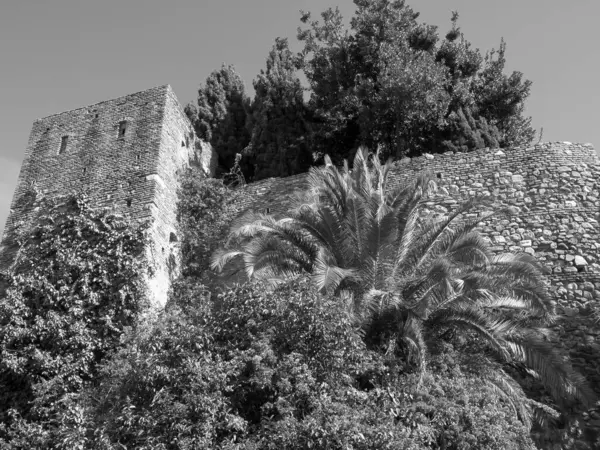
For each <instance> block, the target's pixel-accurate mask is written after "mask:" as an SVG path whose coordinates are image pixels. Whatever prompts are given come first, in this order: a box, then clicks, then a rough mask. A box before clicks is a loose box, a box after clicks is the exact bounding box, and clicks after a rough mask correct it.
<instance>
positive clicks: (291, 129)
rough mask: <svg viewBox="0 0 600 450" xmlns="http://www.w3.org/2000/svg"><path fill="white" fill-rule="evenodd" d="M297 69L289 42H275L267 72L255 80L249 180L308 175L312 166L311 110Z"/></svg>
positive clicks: (247, 150) (248, 153)
mask: <svg viewBox="0 0 600 450" xmlns="http://www.w3.org/2000/svg"><path fill="white" fill-rule="evenodd" d="M296 66H297V61H296V58H295V57H294V55H293V54H292V52H291V51H290V50H289V47H288V42H287V40H286V39H276V41H275V45H274V46H273V49H272V50H271V52H270V53H269V57H268V58H267V68H266V70H261V72H260V74H259V75H258V77H257V78H256V79H255V80H254V83H253V84H254V90H255V92H256V95H255V96H254V99H253V101H252V108H251V110H252V115H251V116H250V117H249V119H250V120H249V123H248V128H249V130H251V133H252V137H251V140H250V145H249V147H248V148H247V149H246V150H245V152H244V154H245V155H248V156H249V157H250V159H251V161H252V166H253V167H252V170H251V171H250V172H251V173H250V174H249V175H250V179H254V180H261V179H263V178H268V177H281V176H289V175H294V174H296V173H301V172H306V171H307V170H308V167H309V166H310V164H311V163H312V155H311V151H310V142H309V139H310V133H311V130H310V125H309V117H308V109H307V108H306V106H305V104H304V99H303V92H304V89H303V87H302V85H301V83H300V80H299V78H298V77H297V75H296V70H297V67H296Z"/></svg>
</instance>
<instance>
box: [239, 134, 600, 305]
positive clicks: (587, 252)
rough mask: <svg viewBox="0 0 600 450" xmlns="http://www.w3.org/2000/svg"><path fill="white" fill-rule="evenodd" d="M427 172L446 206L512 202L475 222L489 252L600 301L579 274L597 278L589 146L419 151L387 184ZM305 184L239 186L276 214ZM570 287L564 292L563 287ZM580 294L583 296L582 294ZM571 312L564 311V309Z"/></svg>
mask: <svg viewBox="0 0 600 450" xmlns="http://www.w3.org/2000/svg"><path fill="white" fill-rule="evenodd" d="M420 172H430V173H431V174H432V175H433V177H434V178H435V180H436V182H437V184H438V186H439V192H440V195H441V196H442V197H443V198H444V199H445V200H444V205H443V206H440V207H439V212H446V211H449V210H451V209H452V208H453V206H454V205H457V204H458V203H459V202H460V201H461V200H464V199H466V198H468V197H470V196H474V195H483V196H490V197H492V198H494V199H495V200H497V201H498V202H501V203H504V204H508V205H512V206H516V207H518V211H519V212H518V214H517V215H515V216H514V217H511V218H504V219H494V220H492V221H488V222H482V223H481V224H480V227H479V231H480V232H481V233H482V234H483V236H484V237H485V239H487V240H488V241H489V242H490V244H491V246H492V250H494V251H495V252H499V253H501V252H506V251H511V252H520V251H524V252H527V253H530V254H533V255H536V257H537V258H538V259H540V260H541V261H542V262H543V263H544V264H546V265H547V266H548V267H549V268H550V269H551V275H550V279H551V280H552V282H553V285H555V286H561V287H563V288H565V289H567V291H568V292H564V289H559V290H558V292H559V295H560V296H561V297H560V302H559V303H561V304H564V305H565V306H567V307H568V306H569V305H570V306H574V305H575V306H577V305H576V304H575V303H573V301H572V300H574V298H575V297H576V296H577V297H578V298H579V299H580V300H581V298H585V299H587V300H590V296H591V298H593V299H598V300H599V301H600V289H598V288H597V287H596V286H594V289H592V290H591V291H590V290H589V289H590V287H589V284H588V285H586V286H587V290H586V291H585V292H591V293H590V294H584V293H580V292H575V291H581V289H580V287H579V285H578V286H577V288H575V287H574V286H573V283H578V282H579V281H580V280H582V279H584V278H585V279H586V280H593V281H594V282H595V281H596V280H598V278H599V277H600V234H599V233H600V227H599V220H600V159H599V158H598V157H597V156H596V154H595V152H594V149H593V147H592V146H591V145H590V144H585V145H580V144H571V143H568V142H565V143H544V144H539V145H536V146H533V147H528V148H515V149H507V150H488V149H483V150H478V151H475V152H471V153H460V154H454V153H451V152H450V153H446V154H442V155H425V156H421V157H419V158H413V159H409V158H406V159H404V160H401V161H398V162H395V163H394V164H393V169H392V171H391V175H390V178H391V180H392V186H394V185H399V184H406V183H407V182H408V181H409V180H411V179H414V177H415V176H416V175H417V174H418V173H420ZM305 187H306V175H305V174H301V175H295V176H292V177H287V178H281V179H279V178H270V179H267V180H263V181H260V182H258V183H253V184H250V185H247V186H246V187H245V189H246V190H247V191H248V193H249V194H250V195H249V198H250V200H249V202H248V207H251V208H254V209H257V210H262V211H264V212H266V211H267V210H268V211H269V212H284V211H285V210H286V209H287V207H288V206H289V205H290V203H291V200H292V198H293V196H294V195H295V194H296V193H298V192H301V191H302V190H303V189H305ZM569 291H572V292H569ZM582 296H583V297H582ZM571 313H572V311H571Z"/></svg>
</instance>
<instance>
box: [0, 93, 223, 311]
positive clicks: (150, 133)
mask: <svg viewBox="0 0 600 450" xmlns="http://www.w3.org/2000/svg"><path fill="white" fill-rule="evenodd" d="M182 142H183V143H184V147H181V143H182ZM202 151H204V154H203V155H200V153H201V152H202ZM214 159H215V158H214V153H213V152H212V150H211V149H210V146H208V145H206V144H203V143H197V142H196V138H195V136H194V135H193V131H192V128H191V124H190V123H189V120H188V119H187V117H186V116H185V114H184V113H183V111H182V109H181V106H180V105H179V103H178V102H177V99H176V97H175V95H174V93H173V91H172V90H171V88H170V86H160V87H156V88H153V89H149V90H146V91H142V92H138V93H135V94H131V95H127V96H124V97H120V98H117V99H113V100H108V101H104V102H101V103H98V104H95V105H91V106H87V107H84V108H78V109H75V110H72V111H67V112H63V113H59V114H55V115H52V116H49V117H46V118H43V119H38V120H36V121H35V122H34V123H33V127H32V130H31V134H30V137H29V142H28V145H27V149H26V151H25V159H24V162H23V165H22V167H21V171H20V174H19V179H18V182H17V187H16V189H15V193H14V196H13V200H12V204H11V212H10V215H9V217H8V219H7V223H6V227H5V231H4V236H3V239H2V247H1V251H0V269H6V268H8V267H9V266H10V264H11V263H12V261H13V260H14V256H15V252H16V249H17V246H16V244H15V242H14V237H15V236H16V234H18V233H20V232H24V231H25V230H26V229H27V228H28V227H29V226H30V225H31V224H32V219H33V216H34V214H35V213H36V211H35V199H36V198H38V199H39V197H40V196H51V197H54V196H61V195H68V194H71V193H76V192H86V193H87V194H88V195H89V199H90V203H91V204H92V205H94V207H98V208H109V209H111V210H112V211H114V212H115V213H119V214H124V215H127V216H129V217H130V218H132V219H134V220H145V219H148V220H151V221H152V223H153V226H152V229H151V233H152V234H151V240H152V242H153V244H154V245H153V246H152V249H149V257H150V259H151V262H152V263H153V264H154V266H155V269H156V277H155V279H154V280H149V281H148V282H149V284H150V287H151V291H152V294H153V297H154V298H153V300H154V301H155V302H157V303H159V304H164V302H165V301H166V289H167V288H168V284H169V273H170V272H169V268H168V266H169V265H172V263H174V262H176V260H177V249H176V248H175V249H174V251H173V252H171V247H172V246H170V237H171V235H170V233H171V231H174V229H175V207H176V185H177V176H178V175H179V172H180V170H181V169H182V168H183V167H185V166H187V165H189V164H190V163H196V162H197V163H198V164H201V165H202V164H204V166H206V167H207V168H208V170H210V165H211V163H213V162H212V161H213V160H214ZM159 280H160V281H159Z"/></svg>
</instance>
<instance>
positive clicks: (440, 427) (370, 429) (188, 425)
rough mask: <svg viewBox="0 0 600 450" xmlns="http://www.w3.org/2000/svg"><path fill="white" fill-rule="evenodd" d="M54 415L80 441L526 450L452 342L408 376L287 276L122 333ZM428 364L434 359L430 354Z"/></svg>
mask: <svg viewBox="0 0 600 450" xmlns="http://www.w3.org/2000/svg"><path fill="white" fill-rule="evenodd" d="M123 343H124V344H125V346H124V347H123V348H122V349H121V350H120V351H119V352H118V353H117V354H116V355H115V356H114V358H112V359H111V360H110V361H107V362H106V363H105V364H104V365H103V367H102V370H101V378H100V380H99V383H97V385H96V386H95V387H94V388H93V389H92V390H90V391H88V392H86V394H85V395H84V396H82V397H81V398H80V399H79V405H80V406H79V408H80V409H79V410H78V414H79V415H78V416H77V417H78V419H77V420H73V417H74V415H72V414H71V415H69V414H65V420H64V421H63V427H62V428H61V431H60V436H61V439H62V442H65V441H67V439H68V440H69V441H68V442H70V443H71V445H73V446H74V445H78V446H79V448H98V449H100V448H102V449H105V448H106V449H108V448H120V446H121V447H122V446H125V447H127V448H137V449H149V448H163V449H289V450H292V449H294V450H295V449H298V450H299V449H306V448H327V449H339V450H342V449H346V448H353V449H373V450H375V449H395V448H406V449H424V448H431V449H441V448H446V449H459V448H460V449H515V450H516V449H533V448H534V447H533V445H532V443H531V440H530V439H529V437H528V434H527V430H526V429H525V428H524V427H523V426H522V425H521V424H520V423H519V421H518V420H517V417H516V415H515V414H514V412H513V411H512V409H511V407H510V405H509V404H507V403H506V402H504V401H503V400H502V399H501V397H499V396H498V395H497V393H496V392H495V391H494V390H492V389H490V388H489V387H488V386H486V385H485V384H484V383H483V382H481V381H479V380H477V377H475V376H473V374H471V373H469V372H468V371H464V372H463V371H462V370H461V368H460V367H459V365H458V363H457V361H456V360H454V359H453V356H454V355H455V354H454V353H453V352H452V351H451V349H450V350H449V349H448V348H446V349H444V353H443V355H442V356H440V357H439V358H440V362H439V365H440V366H444V368H445V369H444V370H445V373H442V372H440V375H432V376H430V377H428V378H427V379H426V381H425V382H424V383H423V384H422V388H421V389H415V376H414V375H412V374H410V373H403V372H402V370H401V368H400V367H397V366H394V365H390V364H389V363H388V362H386V361H385V359H384V358H383V357H382V355H380V354H378V353H375V352H372V351H370V350H368V349H367V348H366V347H365V346H364V344H363V342H362V340H361V339H360V337H359V336H358V335H357V334H356V332H355V330H354V329H353V327H352V323H351V320H350V318H349V317H348V316H347V315H346V314H345V312H344V309H343V308H342V307H341V306H340V305H339V303H338V302H336V301H332V299H328V298H326V297H323V296H321V295H319V294H318V293H317V292H315V291H314V290H313V289H312V288H311V287H310V283H309V282H308V281H307V280H302V279H298V280H295V281H294V282H292V283H291V284H289V285H286V286H282V287H280V288H278V289H277V290H275V291H270V290H268V289H266V287H265V286H262V285H245V286H239V287H236V288H234V289H232V290H230V291H228V292H225V293H224V294H223V295H221V296H220V297H219V298H217V299H214V300H213V301H212V302H211V303H210V306H209V307H208V308H202V310H201V311H192V310H190V311H189V312H188V313H185V314H184V313H182V312H181V311H179V310H170V311H166V312H165V313H164V314H163V315H162V316H161V317H159V318H158V319H157V321H156V322H155V323H154V324H153V325H151V324H148V327H146V328H143V329H142V328H139V329H138V330H137V331H135V332H132V333H129V334H127V335H126V336H124V339H123ZM434 360H435V361H438V356H435V357H434Z"/></svg>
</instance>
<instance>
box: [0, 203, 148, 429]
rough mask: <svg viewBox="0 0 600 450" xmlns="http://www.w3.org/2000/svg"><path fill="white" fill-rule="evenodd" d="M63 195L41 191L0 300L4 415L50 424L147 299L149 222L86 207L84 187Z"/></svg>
mask: <svg viewBox="0 0 600 450" xmlns="http://www.w3.org/2000/svg"><path fill="white" fill-rule="evenodd" d="M63 200H64V199H61V200H60V201H55V202H50V201H47V200H42V204H41V205H40V209H39V210H40V211H43V213H42V214H41V215H40V216H39V217H38V218H37V219H36V220H35V222H34V223H35V225H34V227H33V229H32V230H31V231H30V232H28V233H26V234H24V235H22V236H21V237H20V239H21V244H22V246H21V249H20V251H19V254H18V255H17V259H16V261H15V264H14V265H13V267H12V270H11V272H10V273H9V274H8V276H7V279H8V289H7V292H6V297H5V298H3V299H1V300H0V418H1V420H2V421H3V422H4V423H5V424H8V423H11V422H14V423H17V422H19V420H20V419H18V418H19V417H21V416H22V420H34V421H37V422H38V423H42V422H44V423H45V424H46V425H48V427H50V428H51V427H52V426H53V425H52V424H53V421H54V420H55V419H54V415H55V413H56V412H57V411H59V410H62V408H63V406H62V402H63V401H66V399H67V398H68V397H69V395H70V394H72V393H77V392H79V391H81V389H82V388H83V387H84V386H85V384H86V383H87V382H89V381H90V380H91V379H92V378H93V377H94V375H95V369H96V366H97V364H98V363H99V362H100V361H101V360H102V359H103V358H104V357H105V356H106V355H107V354H108V353H110V352H112V351H113V350H114V349H115V348H116V346H117V345H118V342H119V338H120V335H121V333H122V331H123V330H124V328H125V327H128V326H132V325H135V321H136V317H137V315H138V312H139V311H140V310H141V309H142V308H143V307H144V305H145V301H146V300H145V299H146V297H145V293H144V288H143V283H142V276H143V274H144V272H145V271H146V270H147V266H146V264H145V263H144V261H143V258H142V256H143V254H142V252H143V249H144V245H145V242H146V237H145V231H144V229H145V227H144V226H143V225H140V226H134V225H133V224H130V223H128V222H127V221H125V220H124V219H123V218H121V217H118V216H115V215H111V214H109V213H107V212H104V211H101V212H98V211H92V210H91V209H89V207H88V205H87V201H86V199H85V197H81V198H69V199H67V200H66V201H63ZM11 408H14V409H15V411H13V412H12V413H10V415H11V417H12V418H13V419H14V420H9V410H10V409H11ZM22 420H21V421H20V422H19V423H21V424H23V423H24V422H22ZM15 421H16V422H15ZM54 425H56V424H54ZM23 426H25V425H23ZM31 426H33V427H35V426H36V425H35V424H31ZM26 428H27V427H26ZM46 428H47V427H46ZM5 431H6V430H5ZM0 436H1V434H0Z"/></svg>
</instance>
